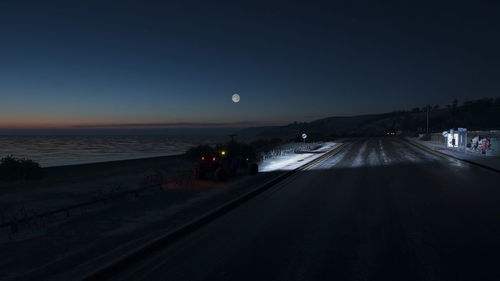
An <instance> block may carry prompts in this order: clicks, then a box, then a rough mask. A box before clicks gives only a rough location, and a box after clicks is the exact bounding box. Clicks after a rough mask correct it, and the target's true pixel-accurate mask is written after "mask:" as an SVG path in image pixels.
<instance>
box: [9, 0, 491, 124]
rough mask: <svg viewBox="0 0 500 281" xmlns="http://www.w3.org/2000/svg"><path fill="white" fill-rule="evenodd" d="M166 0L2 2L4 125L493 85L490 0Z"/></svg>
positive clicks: (277, 107)
mask: <svg viewBox="0 0 500 281" xmlns="http://www.w3.org/2000/svg"><path fill="white" fill-rule="evenodd" d="M161 2H163V3H160V1H158V2H152V1H151V2H149V1H103V0H99V1H67V0H66V1H21V0H16V1H0V129H2V128H3V129H6V128H7V129H9V128H10V129H12V128H16V129H27V128H49V127H50V128H94V127H99V128H102V127H104V128H106V127H113V126H117V127H127V128H128V127H141V126H143V127H163V126H164V127H169V128H176V127H186V126H187V127H204V126H205V124H206V123H209V124H210V125H207V126H208V127H210V126H215V127H218V126H222V127H223V126H232V127H247V126H253V125H272V124H287V123H289V122H293V121H310V120H314V119H318V118H322V117H329V116H341V115H358V114H366V113H380V112H386V111H393V110H397V109H410V108H412V107H415V106H423V105H426V104H440V105H444V104H448V103H450V102H451V101H452V100H453V99H455V98H457V99H458V100H459V101H464V100H470V99H477V98H483V97H495V96H499V93H500V79H499V77H500V54H499V50H500V16H499V15H500V9H499V5H498V4H494V1H491V3H488V2H480V1H467V2H463V4H460V2H458V1H450V2H442V1H431V2H427V4H424V3H423V2H421V1H412V3H413V4H412V5H410V4H408V3H398V4H394V3H393V4H387V3H388V2H387V1H380V2H378V1H368V2H360V1H339V2H338V3H346V2H351V3H352V4H350V5H349V6H348V5H346V4H335V1H328V2H317V1H303V2H292V1H282V2H277V1H275V2H272V1H248V2H246V1H228V2H215V1H214V2H212V1H196V2H195V1H161ZM401 2H408V1H401ZM49 3H50V4H49ZM233 93H239V94H240V95H241V102H239V103H238V104H234V103H233V102H232V101H231V95H232V94H233Z"/></svg>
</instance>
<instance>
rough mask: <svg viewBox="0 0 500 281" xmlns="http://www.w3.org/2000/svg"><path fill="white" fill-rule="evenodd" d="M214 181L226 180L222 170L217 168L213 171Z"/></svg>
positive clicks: (225, 174) (224, 172)
mask: <svg viewBox="0 0 500 281" xmlns="http://www.w3.org/2000/svg"><path fill="white" fill-rule="evenodd" d="M215 180H216V181H226V180H227V172H226V170H225V169H224V168H221V167H219V168H217V170H215Z"/></svg>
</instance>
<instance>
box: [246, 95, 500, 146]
mask: <svg viewBox="0 0 500 281" xmlns="http://www.w3.org/2000/svg"><path fill="white" fill-rule="evenodd" d="M427 110H429V132H441V131H444V130H447V129H450V128H457V127H465V128H468V129H469V130H492V129H500V98H484V99H478V100H472V101H465V102H463V103H462V104H461V105H459V104H458V101H457V100H455V101H453V102H452V103H451V104H450V105H447V106H445V107H443V108H440V107H439V106H437V105H436V106H425V107H422V108H418V107H416V108H413V109H412V110H401V111H394V112H390V113H382V114H370V115H358V116H347V117H346V116H339V117H328V118H323V119H319V120H315V121H312V122H303V123H297V122H295V123H292V124H288V125H286V126H271V127H255V128H248V129H244V130H242V131H241V132H240V133H239V134H240V135H241V136H245V137H255V138H276V137H279V138H295V137H297V136H299V135H300V134H301V133H302V132H307V133H308V134H309V135H310V136H311V138H312V139H314V138H329V137H340V136H375V135H385V134H386V133H387V132H397V131H401V132H402V133H403V134H416V133H424V132H425V131H426V116H427Z"/></svg>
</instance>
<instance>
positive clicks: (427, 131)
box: [427, 105, 430, 135]
mask: <svg viewBox="0 0 500 281" xmlns="http://www.w3.org/2000/svg"><path fill="white" fill-rule="evenodd" d="M429 108H430V106H429V105H427V135H429Z"/></svg>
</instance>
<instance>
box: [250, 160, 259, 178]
mask: <svg viewBox="0 0 500 281" xmlns="http://www.w3.org/2000/svg"><path fill="white" fill-rule="evenodd" d="M248 172H249V173H250V175H252V176H255V175H257V173H258V172H259V166H258V165H257V163H251V164H250V165H249V166H248Z"/></svg>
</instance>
